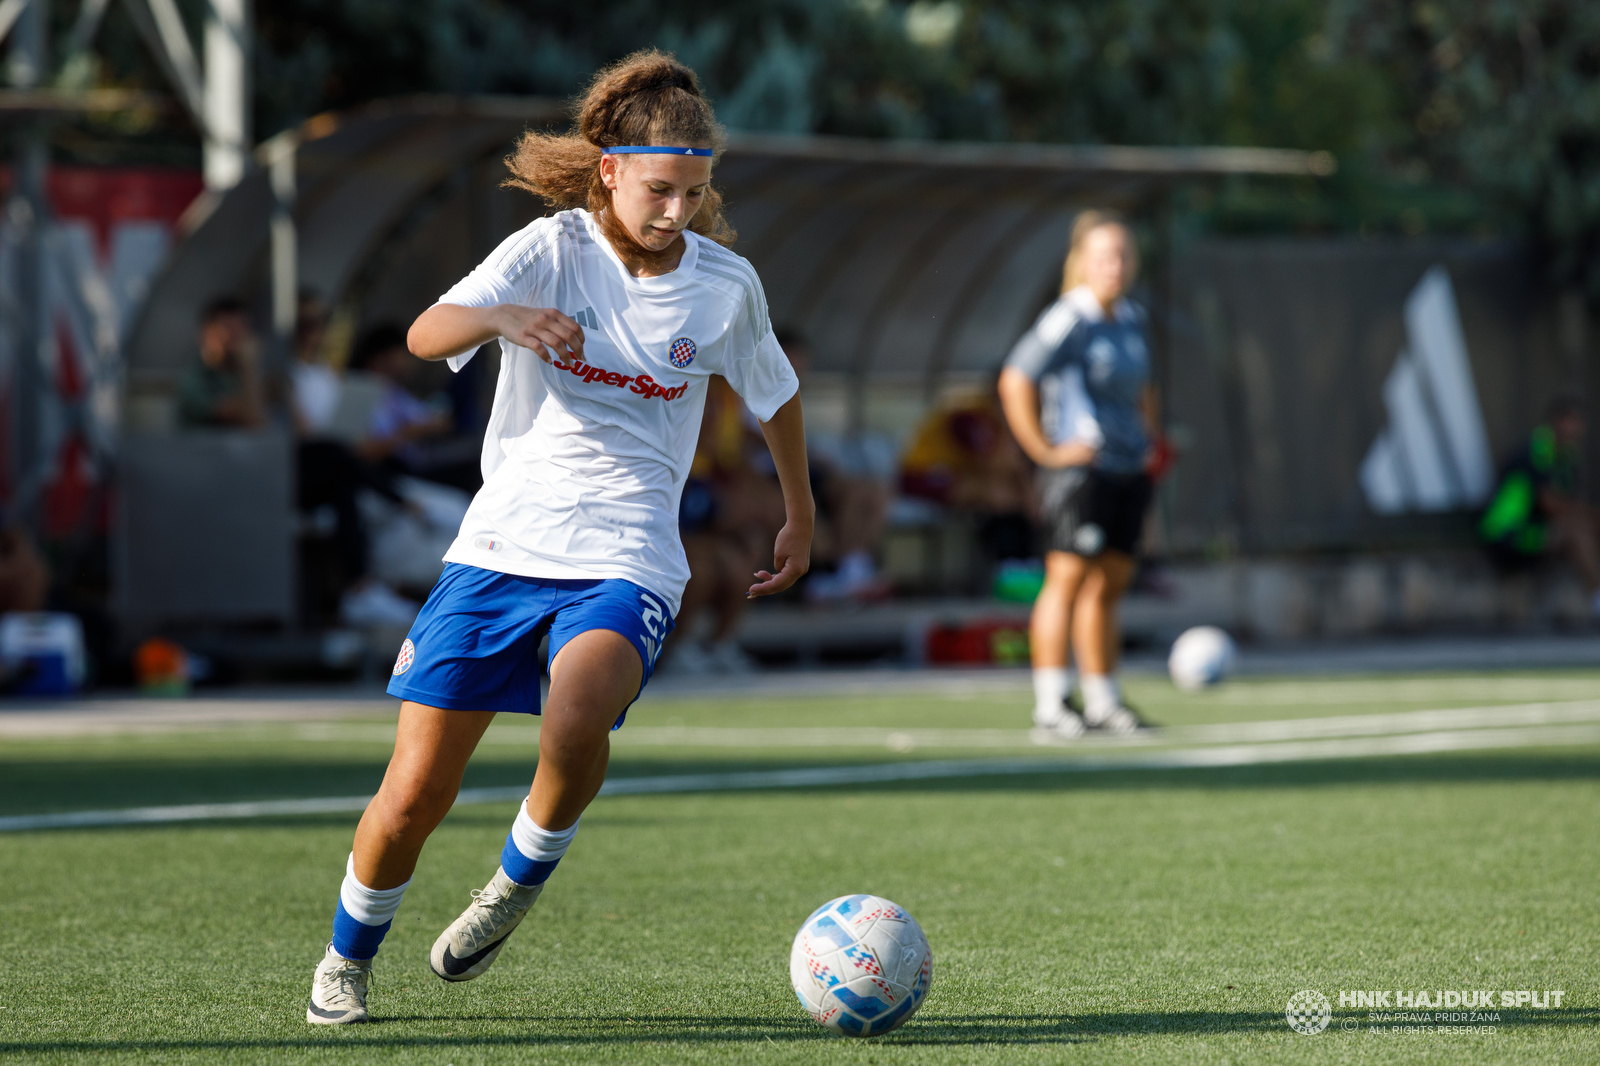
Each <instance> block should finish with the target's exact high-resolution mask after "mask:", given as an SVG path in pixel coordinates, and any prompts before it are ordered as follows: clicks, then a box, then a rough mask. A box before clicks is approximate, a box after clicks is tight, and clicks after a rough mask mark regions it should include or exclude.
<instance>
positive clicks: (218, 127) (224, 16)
mask: <svg viewBox="0 0 1600 1066" xmlns="http://www.w3.org/2000/svg"><path fill="white" fill-rule="evenodd" d="M202 62H203V63H204V64H205V99H204V104H203V106H204V109H205V116H204V117H205V121H204V125H205V157H204V167H205V178H206V188H207V189H211V190H214V191H216V192H222V191H224V190H227V189H231V188H233V187H234V186H235V185H237V184H239V180H240V179H241V178H243V177H244V172H245V167H246V165H247V164H248V161H249V153H250V0H211V2H210V4H209V5H208V8H207V11H206V28H205V52H204V58H203V60H202Z"/></svg>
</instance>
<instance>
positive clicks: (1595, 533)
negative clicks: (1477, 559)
mask: <svg viewBox="0 0 1600 1066" xmlns="http://www.w3.org/2000/svg"><path fill="white" fill-rule="evenodd" d="M1585 430H1586V426H1585V424H1584V417H1583V407H1582V406H1581V405H1580V404H1579V403H1578V401H1577V400H1574V399H1571V398H1567V397H1563V398H1561V399H1558V400H1556V401H1555V402H1553V403H1552V404H1551V405H1550V407H1549V410H1548V411H1547V412H1546V414H1545V417H1544V421H1542V422H1540V423H1539V425H1537V426H1535V427H1534V429H1533V432H1532V433H1530V434H1529V435H1528V443H1527V444H1526V445H1524V446H1523V447H1522V448H1521V449H1520V450H1519V451H1518V452H1517V453H1516V454H1515V455H1514V456H1512V458H1511V460H1510V461H1509V462H1508V463H1507V464H1506V466H1505V468H1504V470H1503V472H1502V473H1501V475H1500V482H1499V485H1498V486H1497V487H1496V488H1495V491H1494V495H1493V496H1492V497H1490V500H1489V505H1488V507H1486V508H1485V509H1484V512H1483V517H1482V519H1481V520H1480V521H1479V523H1478V532H1479V535H1480V536H1481V537H1482V538H1483V543H1484V546H1485V547H1486V548H1487V549H1488V551H1489V556H1490V558H1491V559H1493V560H1494V562H1495V563H1496V564H1497V565H1498V566H1499V567H1500V568H1501V569H1502V570H1506V571H1517V570H1524V569H1527V568H1529V567H1531V566H1532V565H1534V564H1536V563H1538V562H1539V561H1541V560H1544V559H1548V558H1552V557H1558V558H1565V559H1568V560H1570V561H1571V562H1572V564H1573V565H1574V566H1575V567H1577V570H1578V576H1579V578H1580V579H1581V580H1582V581H1583V585H1584V589H1585V591H1586V592H1588V594H1589V596H1590V604H1591V609H1592V610H1593V612H1594V614H1595V616H1596V617H1597V618H1600V515H1597V514H1596V512H1595V509H1594V508H1592V507H1590V506H1589V505H1588V504H1586V503H1584V502H1583V500H1582V499H1581V498H1580V497H1579V494H1578V462H1579V456H1580V448H1581V446H1582V444H1583V437H1584V432H1585Z"/></svg>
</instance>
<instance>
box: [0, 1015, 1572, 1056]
mask: <svg viewBox="0 0 1600 1066" xmlns="http://www.w3.org/2000/svg"><path fill="white" fill-rule="evenodd" d="M1501 1019H1502V1020H1501V1021H1500V1022H1499V1023H1498V1025H1497V1028H1498V1029H1501V1030H1527V1031H1534V1030H1549V1029H1560V1028H1568V1027H1580V1026H1581V1027H1590V1028H1592V1027H1594V1026H1596V1025H1600V1010H1597V1009H1595V1008H1587V1007H1585V1008H1560V1009H1556V1010H1544V1011H1527V1012H1522V1013H1517V1012H1512V1011H1502V1012H1501ZM531 1021H532V1020H530V1019H526V1018H519V1017H507V1016H497V1015H461V1014H430V1015H411V1016H403V1017H397V1018H382V1019H377V1020H376V1021H375V1022H374V1023H373V1024H371V1025H366V1026H352V1027H350V1028H347V1029H338V1030H318V1031H316V1032H310V1031H308V1032H306V1033H305V1035H303V1036H295V1037H285V1038H283V1039H277V1040H274V1039H271V1038H262V1039H248V1040H244V1039H241V1040H233V1039H226V1038H219V1039H215V1040H206V1039H195V1040H140V1039H128V1040H70V1039H67V1040H33V1041H0V1055H6V1054H29V1053H34V1054H37V1053H40V1052H47V1051H54V1052H76V1053H90V1052H108V1051H137V1052H172V1051H229V1050H248V1049H266V1048H283V1049H288V1048H328V1047H338V1046H352V1047H357V1048H404V1047H543V1046H549V1045H553V1044H561V1045H569V1046H570V1045H580V1046H581V1045H593V1046H604V1045H625V1044H637V1045H648V1044H678V1043H691V1044H741V1043H751V1044H754V1043H765V1042H771V1043H774V1044H777V1043H785V1044H788V1043H797V1042H800V1041H826V1040H830V1039H833V1038H832V1037H830V1036H829V1035H828V1034H827V1033H825V1032H823V1030H822V1029H820V1028H819V1027H817V1026H815V1025H812V1024H811V1023H810V1022H807V1021H805V1020H804V1019H772V1018H710V1017H697V1016H692V1015H642V1016H638V1017H633V1016H629V1015H592V1016H560V1015H557V1016H545V1017H543V1018H540V1019H537V1022H536V1024H537V1026H538V1028H537V1029H536V1030H533V1031H527V1032H509V1033H508V1032H493V1031H491V1032H485V1033H480V1034H476V1035H473V1034H463V1033H430V1032H425V1031H424V1032H418V1031H416V1028H417V1027H426V1026H437V1025H483V1026H486V1027H495V1028H498V1027H501V1026H505V1025H519V1024H522V1025H526V1024H530V1022H531ZM405 1029H411V1030H412V1031H409V1032H407V1031H400V1030H405ZM1158 1033H1159V1034H1170V1035H1176V1036H1187V1035H1205V1034H1218V1035H1220V1034H1229V1033H1264V1034H1269V1035H1270V1034H1272V1033H1284V1034H1288V1033H1289V1028H1288V1025H1287V1024H1286V1023H1285V1021H1284V1017H1283V1015H1282V1014H1281V1013H1279V1012H1276V1011H1272V1012H1265V1013H1263V1012H1259V1011H1165V1012H1162V1011H1148V1012H1122V1013H1109V1014H1085V1015H1063V1016H1051V1015H1040V1014H1026V1015H1024V1014H1014V1015H1005V1014H981V1015H953V1016H951V1015H945V1016H935V1017H930V1018H926V1019H922V1018H918V1019H915V1020H913V1021H912V1022H911V1024H909V1025H907V1026H906V1027H905V1028H904V1029H901V1030H899V1031H898V1032H895V1033H891V1034H889V1035H888V1036H884V1037H879V1038H878V1042H881V1043H886V1044H911V1045H921V1046H961V1045H981V1044H1009V1045H1039V1044H1074V1043H1087V1042H1092V1041H1098V1040H1102V1039H1108V1038H1114V1037H1126V1036H1148V1035H1152V1034H1158ZM1357 1035H1365V1034H1364V1033H1363V1032H1360V1031H1358V1032H1355V1033H1350V1032H1345V1031H1344V1030H1342V1029H1341V1027H1340V1019H1338V1018H1335V1020H1334V1023H1333V1025H1332V1026H1330V1027H1329V1029H1328V1031H1327V1033H1326V1034H1325V1035H1324V1036H1323V1037H1322V1039H1330V1040H1331V1039H1345V1038H1350V1037H1353V1036H1357Z"/></svg>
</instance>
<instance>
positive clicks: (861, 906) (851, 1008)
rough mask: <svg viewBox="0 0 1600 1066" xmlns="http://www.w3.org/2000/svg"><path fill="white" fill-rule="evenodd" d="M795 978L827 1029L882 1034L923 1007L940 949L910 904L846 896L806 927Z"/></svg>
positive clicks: (795, 955)
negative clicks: (935, 950)
mask: <svg viewBox="0 0 1600 1066" xmlns="http://www.w3.org/2000/svg"><path fill="white" fill-rule="evenodd" d="M789 980H790V981H791V982H792V983H793V984H794V991H795V995H797V996H799V997H800V1005H801V1006H803V1007H804V1008H805V1009H806V1013H808V1014H810V1015H811V1017H812V1018H814V1019H816V1022H817V1024H818V1025H820V1026H822V1027H823V1028H824V1029H828V1030H831V1031H833V1032H835V1033H838V1034H839V1035H840V1036H882V1035H883V1034H884V1033H887V1032H891V1031H893V1030H895V1029H898V1028H900V1026H902V1025H904V1024H905V1022H906V1019H907V1018H910V1017H911V1016H912V1015H913V1014H915V1013H916V1012H917V1008H918V1007H920V1006H922V1001H923V1000H924V999H925V998H926V997H927V995H928V986H929V985H930V984H931V983H932V982H933V952H932V951H930V950H929V949H928V938H927V937H925V936H923V935H922V927H921V926H919V925H917V923H916V919H914V918H912V917H911V915H909V914H907V913H906V912H905V909H904V908H902V907H899V906H897V905H896V904H893V903H890V902H889V901H888V900H886V899H884V898H883V897H881V896H840V897H839V898H838V899H835V900H830V901H828V902H827V903H824V904H823V905H822V906H820V907H818V908H817V909H816V910H815V911H814V912H813V913H812V915H811V917H809V918H807V919H806V921H805V924H804V925H802V926H801V927H800V932H799V933H798V934H797V935H796V936H795V938H794V950H792V951H791V952H790V953H789Z"/></svg>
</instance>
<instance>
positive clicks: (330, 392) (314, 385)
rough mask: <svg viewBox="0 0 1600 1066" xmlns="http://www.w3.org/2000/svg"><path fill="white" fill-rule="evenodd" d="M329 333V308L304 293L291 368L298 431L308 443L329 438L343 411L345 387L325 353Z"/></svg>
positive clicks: (307, 293)
mask: <svg viewBox="0 0 1600 1066" xmlns="http://www.w3.org/2000/svg"><path fill="white" fill-rule="evenodd" d="M327 333H328V308H327V305H326V304H324V303H323V302H322V299H321V298H320V297H318V296H317V294H316V293H314V292H311V291H310V290H309V289H307V290H302V291H301V293H300V305H299V311H298V314H297V315H296V318H295V325H294V363H293V364H292V365H291V366H290V367H289V379H290V384H291V386H292V389H293V399H294V404H293V408H294V418H295V428H296V430H297V431H298V432H299V435H300V436H301V437H302V438H304V439H307V440H319V439H322V438H325V437H327V436H328V435H329V431H330V430H331V428H332V426H333V419H334V415H335V414H336V413H337V412H338V410H339V396H340V394H341V393H342V392H343V383H342V382H341V381H340V379H339V373H338V371H336V370H334V369H333V367H331V366H329V365H328V363H327V360H326V358H325V357H324V353H323V341H324V339H325V338H326V337H327Z"/></svg>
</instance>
